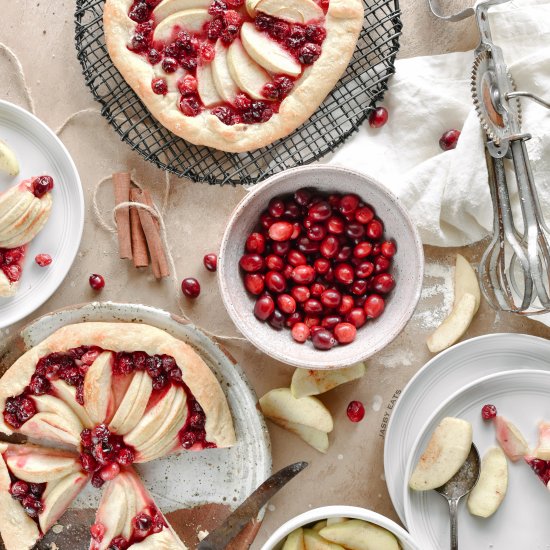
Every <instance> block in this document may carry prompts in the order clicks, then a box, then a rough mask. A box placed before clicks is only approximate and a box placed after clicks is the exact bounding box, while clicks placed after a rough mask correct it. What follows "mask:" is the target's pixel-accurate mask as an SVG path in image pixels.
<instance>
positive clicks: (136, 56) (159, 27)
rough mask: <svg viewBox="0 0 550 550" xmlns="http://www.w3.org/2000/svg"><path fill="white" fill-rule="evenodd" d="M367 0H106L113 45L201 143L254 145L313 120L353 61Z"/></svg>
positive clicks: (163, 113)
mask: <svg viewBox="0 0 550 550" xmlns="http://www.w3.org/2000/svg"><path fill="white" fill-rule="evenodd" d="M362 21H363V6H362V2H361V0H160V1H159V0H135V1H133V0H107V2H106V4H105V11H104V26H105V38H106V42H107V48H108V50H109V54H110V56H111V58H112V60H113V62H114V64H115V65H116V67H117V68H118V69H119V70H120V72H121V73H122V75H123V76H124V78H125V79H126V81H127V82H128V83H129V84H130V86H131V87H132V88H133V89H134V90H135V92H136V93H137V94H138V95H139V96H140V98H141V99H142V100H143V102H144V103H145V105H146V106H147V108H148V109H149V110H150V111H151V113H152V114H153V115H154V116H155V117H156V118H157V119H158V120H159V121H160V122H161V123H162V124H163V125H164V126H166V127H167V128H168V129H169V130H171V131H172V132H174V133H175V134H177V135H178V136H180V137H182V138H184V139H186V140H188V141H190V142H191V143H195V144H197V145H207V146H210V147H215V148H217V149H221V150H222V151H230V152H241V151H250V150H253V149H257V148H260V147H263V146H265V145H268V144H270V143H272V142H274V141H275V140H277V139H279V138H282V137H284V136H286V135H288V134H289V133H290V132H292V131H293V130H294V129H295V128H297V127H298V126H300V124H302V123H303V122H305V121H306V120H307V119H308V118H309V117H310V116H311V114H312V113H313V112H314V111H315V109H316V108H317V107H318V106H319V104H320V103H321V102H322V101H323V99H324V98H325V96H326V95H327V94H328V93H329V92H330V91H331V89H332V88H333V87H334V85H335V84H336V82H337V81H338V79H339V78H340V76H341V75H342V73H343V72H344V70H345V68H346V67H347V65H348V63H349V61H350V59H351V56H352V54H353V51H354V49H355V45H356V43H357V38H358V36H359V31H360V30H361V25H362Z"/></svg>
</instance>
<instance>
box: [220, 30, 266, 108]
mask: <svg viewBox="0 0 550 550" xmlns="http://www.w3.org/2000/svg"><path fill="white" fill-rule="evenodd" d="M214 60H215V58H214ZM227 63H228V66H229V72H230V73H231V76H232V78H233V80H234V81H235V83H236V84H237V86H238V87H239V88H240V89H241V90H242V91H243V92H246V93H247V94H248V95H249V96H250V97H252V98H254V99H265V96H264V95H263V93H262V92H263V89H264V86H265V85H266V84H267V83H268V82H271V76H270V75H269V73H267V72H266V71H264V70H263V69H262V68H261V67H260V66H259V65H258V64H257V63H256V62H255V61H254V60H253V59H252V58H251V57H250V56H249V55H248V54H247V53H246V50H245V49H244V48H243V45H242V43H241V41H240V40H238V39H237V40H235V41H234V42H233V44H231V46H229V48H228V49H227Z"/></svg>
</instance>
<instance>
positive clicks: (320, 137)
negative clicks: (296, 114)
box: [75, 0, 402, 184]
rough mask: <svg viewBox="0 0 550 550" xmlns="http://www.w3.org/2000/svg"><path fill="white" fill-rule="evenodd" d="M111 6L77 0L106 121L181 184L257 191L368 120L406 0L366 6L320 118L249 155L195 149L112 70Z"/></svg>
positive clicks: (80, 42)
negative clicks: (106, 22) (107, 15)
mask: <svg viewBox="0 0 550 550" xmlns="http://www.w3.org/2000/svg"><path fill="white" fill-rule="evenodd" d="M104 3H105V0H77V2H76V12H75V23H76V31H75V42H76V49H77V52H78V60H79V61H80V63H81V65H82V69H83V74H84V78H85V81H86V84H87V85H88V87H89V88H90V90H91V92H92V94H93V96H94V98H95V99H96V101H98V102H99V103H101V105H102V108H101V114H102V115H103V116H104V117H105V118H106V119H107V120H108V121H109V122H110V124H111V125H112V126H113V128H114V129H115V130H116V131H117V133H118V134H119V135H120V136H121V138H122V140H123V141H125V142H126V143H128V144H129V145H130V146H131V147H132V149H134V150H136V151H137V152H138V153H140V154H141V155H142V156H143V157H144V158H145V159H146V160H149V161H151V162H153V163H154V164H156V165H157V166H158V167H159V168H162V169H164V170H168V171H169V172H172V173H174V174H176V175H177V176H179V177H187V178H190V179H192V180H193V181H201V182H208V183H212V184H214V183H217V184H224V183H232V184H237V183H242V184H251V183H257V182H259V181H262V180H264V179H266V178H268V177H269V176H272V175H273V174H275V173H277V172H281V171H283V170H286V169H288V168H294V167H296V166H301V165H303V164H309V163H311V162H313V161H315V160H319V159H320V158H321V157H323V156H324V155H326V154H327V153H330V152H332V151H334V150H335V149H336V148H337V147H338V146H340V145H341V144H342V143H343V142H344V141H345V140H346V139H347V138H348V137H349V136H350V135H351V134H353V132H355V131H356V130H357V129H358V128H359V126H360V125H361V123H362V122H363V121H364V120H365V118H367V116H368V115H369V113H370V111H371V110H372V109H373V107H374V105H375V104H376V102H377V101H379V100H380V99H382V97H383V95H384V92H385V91H386V90H387V87H388V79H389V78H390V76H391V75H392V74H393V73H394V61H395V56H396V55H397V52H398V50H399V36H400V34H401V26H402V25H401V20H400V18H399V15H400V13H401V12H400V10H399V0H369V1H368V4H367V2H365V0H364V7H365V17H364V22H363V29H362V31H361V35H360V37H359V41H358V44H357V48H356V49H355V53H354V56H353V59H352V60H351V63H350V65H349V66H348V68H347V70H346V72H345V73H344V75H343V77H342V78H341V79H340V81H339V82H338V84H337V85H336V87H335V88H334V90H333V91H332V92H331V93H330V95H329V96H328V97H327V98H326V100H325V101H324V103H323V104H322V105H321V106H320V107H319V108H318V109H317V111H316V112H315V113H314V114H313V116H312V117H311V118H310V119H309V120H308V121H307V122H306V123H304V124H303V125H302V126H300V127H299V128H298V129H297V130H295V131H294V132H293V133H292V134H290V135H289V136H287V137H285V138H283V139H280V140H278V141H276V142H275V143H274V144H272V145H270V146H268V147H264V148H262V149H258V150H256V151H252V152H249V153H239V154H232V153H224V152H222V151H218V150H216V149H211V148H208V147H202V146H197V145H193V144H191V143H189V142H187V141H185V140H184V139H182V138H179V137H178V136H176V135H174V134H172V133H171V132H170V131H169V130H167V129H166V128H164V126H162V124H160V123H159V122H158V121H157V120H156V119H155V118H154V117H153V116H152V115H151V114H150V113H149V111H148V110H147V108H146V107H145V106H144V105H143V103H142V102H141V101H140V99H139V98H138V96H137V95H136V94H135V92H134V91H133V90H132V89H131V88H130V86H129V85H128V84H127V83H126V81H125V80H124V78H123V77H122V76H121V75H120V73H119V72H118V70H117V69H116V68H115V66H114V65H113V63H112V61H111V58H110V57H109V54H108V52H107V48H106V46H105V37H104V34H103V5H104Z"/></svg>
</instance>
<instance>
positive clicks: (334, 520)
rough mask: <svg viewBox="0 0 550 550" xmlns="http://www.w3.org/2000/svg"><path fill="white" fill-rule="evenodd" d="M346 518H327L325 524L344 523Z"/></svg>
mask: <svg viewBox="0 0 550 550" xmlns="http://www.w3.org/2000/svg"><path fill="white" fill-rule="evenodd" d="M345 521H348V518H328V519H327V525H335V524H336V523H344V522H345Z"/></svg>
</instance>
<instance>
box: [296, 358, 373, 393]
mask: <svg viewBox="0 0 550 550" xmlns="http://www.w3.org/2000/svg"><path fill="white" fill-rule="evenodd" d="M364 374H365V364H364V363H357V364H355V365H353V366H351V367H346V368H343V369H337V370H307V369H296V370H295V371H294V374H293V376H292V383H291V385H290V391H291V392H292V395H293V396H294V397H295V398H296V399H300V398H302V397H307V396H309V395H319V394H321V393H325V392H327V391H329V390H332V389H333V388H336V387H337V386H340V385H341V384H346V383H347V382H352V381H353V380H357V379H359V378H362V377H363V376H364Z"/></svg>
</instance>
